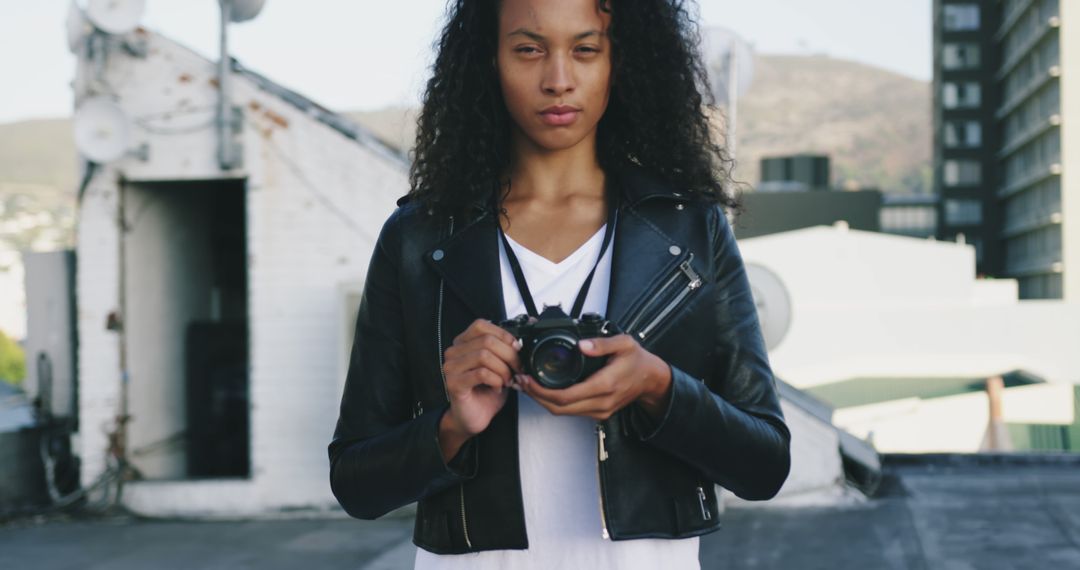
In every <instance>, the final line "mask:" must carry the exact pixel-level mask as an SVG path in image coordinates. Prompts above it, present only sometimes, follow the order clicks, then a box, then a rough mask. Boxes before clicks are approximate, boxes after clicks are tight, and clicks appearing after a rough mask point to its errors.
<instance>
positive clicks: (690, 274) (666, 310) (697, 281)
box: [627, 253, 702, 340]
mask: <svg viewBox="0 0 1080 570" xmlns="http://www.w3.org/2000/svg"><path fill="white" fill-rule="evenodd" d="M693 259H694V254H693V253H691V254H689V256H688V257H687V258H686V259H685V260H683V261H682V262H681V263H679V265H678V271H676V272H675V274H674V275H672V276H671V277H669V278H668V280H667V281H665V282H664V284H663V286H661V287H660V289H659V290H658V291H657V292H656V294H655V295H653V296H652V298H651V299H649V301H648V302H647V303H645V305H644V307H643V308H642V309H641V310H640V311H639V312H638V314H637V316H636V317H634V319H633V320H632V321H631V323H630V325H629V326H628V327H627V330H630V331H634V330H637V325H638V323H639V322H640V321H641V319H642V317H644V316H645V315H647V314H648V313H649V310H650V309H651V308H652V304H653V303H654V302H655V301H656V300H657V299H659V298H660V297H661V295H662V294H663V293H664V292H666V291H667V290H668V288H669V287H670V286H671V285H672V284H673V283H675V282H676V281H677V280H678V279H679V276H680V275H682V276H685V277H686V278H687V283H686V285H685V286H684V287H683V288H682V290H681V291H679V293H678V294H677V295H675V298H673V299H672V300H671V301H669V302H668V303H667V304H666V305H665V306H664V307H663V309H661V310H660V312H659V313H657V314H656V316H655V317H653V318H652V319H650V320H649V322H648V323H646V324H645V325H644V326H642V327H641V328H640V330H637V332H635V333H634V334H635V336H637V337H638V339H639V340H644V339H645V337H646V336H648V335H649V333H650V332H652V331H653V329H654V328H655V327H656V326H657V325H659V324H660V323H661V322H662V321H663V320H664V319H665V318H666V317H667V316H668V315H669V314H671V312H672V311H674V310H675V308H676V307H678V306H679V305H680V304H681V303H682V302H683V300H685V299H686V297H687V296H689V295H690V294H691V293H693V292H694V291H695V290H697V289H698V288H700V287H701V284H702V280H701V275H699V274H698V273H697V272H696V271H694V268H693V267H692V266H691V265H690V262H691V261H693Z"/></svg>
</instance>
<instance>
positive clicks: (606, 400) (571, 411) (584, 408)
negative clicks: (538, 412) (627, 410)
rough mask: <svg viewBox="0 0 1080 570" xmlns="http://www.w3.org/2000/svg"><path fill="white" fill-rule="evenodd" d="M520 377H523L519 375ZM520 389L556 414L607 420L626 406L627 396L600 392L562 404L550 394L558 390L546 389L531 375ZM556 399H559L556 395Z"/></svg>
mask: <svg viewBox="0 0 1080 570" xmlns="http://www.w3.org/2000/svg"><path fill="white" fill-rule="evenodd" d="M519 378H521V377H520V376H519ZM519 390H521V391H522V392H525V393H526V394H528V395H529V396H530V397H532V398H533V399H534V400H536V402H537V403H538V404H540V405H541V406H542V407H543V408H545V409H546V410H547V411H548V412H550V413H552V414H554V415H575V416H588V417H591V418H593V419H596V420H606V419H608V418H609V417H611V415H612V414H614V413H615V412H616V411H618V410H619V409H621V408H623V407H624V406H626V404H627V403H628V401H625V400H626V398H625V396H619V395H615V394H606V395H603V394H598V395H596V396H593V397H589V398H586V399H583V400H576V401H573V402H569V403H565V404H561V403H558V402H556V401H553V400H552V399H551V398H550V397H549V396H550V395H551V392H558V391H557V390H555V391H552V390H546V391H545V390H544V388H543V387H539V389H538V384H537V383H536V381H535V379H532V378H531V377H529V378H526V379H524V381H522V382H520V384H519ZM556 399H558V398H557V397H556Z"/></svg>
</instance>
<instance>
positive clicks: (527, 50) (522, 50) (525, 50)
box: [514, 46, 540, 54]
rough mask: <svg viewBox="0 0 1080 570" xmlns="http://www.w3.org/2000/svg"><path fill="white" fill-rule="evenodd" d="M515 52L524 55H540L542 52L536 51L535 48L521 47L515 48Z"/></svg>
mask: <svg viewBox="0 0 1080 570" xmlns="http://www.w3.org/2000/svg"><path fill="white" fill-rule="evenodd" d="M514 51H515V52H517V53H524V54H534V53H540V50H538V49H536V47H535V46H519V47H516V48H514Z"/></svg>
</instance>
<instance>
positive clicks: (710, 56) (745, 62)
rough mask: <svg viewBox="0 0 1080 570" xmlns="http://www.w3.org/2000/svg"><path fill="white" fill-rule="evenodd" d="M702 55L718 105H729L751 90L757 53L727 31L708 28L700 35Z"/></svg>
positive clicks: (736, 35) (734, 34) (735, 35)
mask: <svg viewBox="0 0 1080 570" xmlns="http://www.w3.org/2000/svg"><path fill="white" fill-rule="evenodd" d="M701 55H702V59H703V60H704V62H705V67H706V70H707V71H708V74H709V87H710V88H711V89H712V92H713V96H714V97H716V102H717V103H718V104H721V105H727V104H728V103H729V101H732V100H737V99H738V98H739V97H742V96H743V94H745V93H746V90H747V89H749V88H750V83H751V82H752V81H753V80H754V50H753V49H752V48H751V47H750V44H749V43H747V42H746V40H744V39H742V38H741V37H739V35H738V34H736V33H735V32H733V31H731V30H729V29H727V28H707V29H705V30H704V31H703V32H702V34H701Z"/></svg>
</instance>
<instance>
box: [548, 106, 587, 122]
mask: <svg viewBox="0 0 1080 570" xmlns="http://www.w3.org/2000/svg"><path fill="white" fill-rule="evenodd" d="M580 114H581V109H578V108H577V107H572V106H570V105H553V106H551V107H548V108H546V109H544V110H543V111H540V119H541V120H543V121H544V122H545V123H547V124H549V125H552V126H556V127H558V126H565V125H569V124H570V123H573V122H574V121H575V120H577V117H578V115H580Z"/></svg>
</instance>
